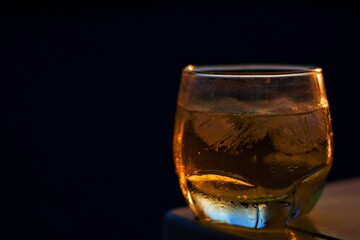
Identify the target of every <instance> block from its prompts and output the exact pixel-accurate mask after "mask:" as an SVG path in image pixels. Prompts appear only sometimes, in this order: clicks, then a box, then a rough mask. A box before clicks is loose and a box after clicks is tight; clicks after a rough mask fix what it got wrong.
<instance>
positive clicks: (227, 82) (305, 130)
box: [173, 64, 333, 229]
mask: <svg viewBox="0 0 360 240" xmlns="http://www.w3.org/2000/svg"><path fill="white" fill-rule="evenodd" d="M332 153H333V132H332V127H331V116H330V111H329V104H328V100H327V96H326V91H325V84H324V80H323V74H322V69H321V68H319V67H313V66H306V65H304V66H302V65H282V64H248V65H246V64H243V65H208V66H206V65H203V66H194V65H188V66H186V67H185V68H184V69H183V71H182V77H181V82H180V86H179V91H178V98H177V109H176V117H175V126H174V137H173V160H174V163H175V168H176V174H177V176H178V179H179V184H180V189H181V192H182V194H183V195H184V198H185V199H186V201H187V203H188V205H189V207H190V209H191V210H192V211H193V212H194V213H195V215H196V216H197V218H198V219H199V220H200V221H202V222H211V223H223V224H229V225H236V226H242V227H246V228H261V229H262V228H276V227H283V226H285V225H286V224H287V223H289V222H290V221H291V220H292V219H294V218H296V217H299V216H302V215H305V214H307V213H308V212H309V211H310V210H311V209H312V208H313V207H314V205H315V204H316V203H317V201H318V199H319V197H320V195H321V192H322V190H323V187H324V184H325V183H326V179H327V176H328V173H329V171H330V169H331V166H332V157H333V154H332Z"/></svg>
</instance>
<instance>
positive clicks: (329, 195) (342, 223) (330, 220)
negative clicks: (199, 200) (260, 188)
mask: <svg viewBox="0 0 360 240" xmlns="http://www.w3.org/2000/svg"><path fill="white" fill-rule="evenodd" d="M359 200H360V177H359V178H353V179H344V180H340V181H335V182H328V183H327V184H326V185H325V188H324V191H323V193H322V195H321V198H320V199H319V202H318V203H317V205H316V206H315V207H314V209H313V210H312V211H311V212H310V213H309V214H308V215H307V216H306V217H302V218H299V219H296V220H294V221H293V222H292V223H291V224H289V227H288V228H286V229H285V228H284V229H283V230H281V231H276V232H256V231H253V230H252V231H248V230H247V231H246V230H244V229H241V228H240V229H239V228H236V230H234V229H223V228H221V230H219V229H218V228H216V227H214V226H216V224H205V223H200V222H198V221H197V220H196V218H195V215H194V214H193V213H192V212H191V211H190V210H189V208H187V207H182V208H176V209H172V210H170V211H168V212H167V213H166V214H165V216H164V225H163V228H164V236H165V239H166V240H179V239H198V240H199V239H292V240H295V239H346V240H347V239H348V240H358V239H360V201H359Z"/></svg>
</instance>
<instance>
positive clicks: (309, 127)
mask: <svg viewBox="0 0 360 240" xmlns="http://www.w3.org/2000/svg"><path fill="white" fill-rule="evenodd" d="M326 118H327V115H326V113H324V112H323V111H313V112H310V113H307V114H295V115H283V116H277V117H274V118H272V120H271V121H269V124H270V125H271V126H270V131H269V135H270V138H271V139H272V141H273V145H274V147H275V148H276V149H277V150H278V151H280V152H282V153H284V154H300V153H306V152H309V151H311V150H313V149H317V148H319V147H320V145H321V144H323V143H324V142H325V141H327V134H328V129H327V128H328V122H327V119H326Z"/></svg>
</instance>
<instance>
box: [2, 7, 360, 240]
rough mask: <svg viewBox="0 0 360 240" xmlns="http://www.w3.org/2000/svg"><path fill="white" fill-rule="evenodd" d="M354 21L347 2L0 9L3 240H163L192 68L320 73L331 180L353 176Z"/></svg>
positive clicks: (176, 194) (177, 201) (174, 196)
mask: <svg viewBox="0 0 360 240" xmlns="http://www.w3.org/2000/svg"><path fill="white" fill-rule="evenodd" d="M358 22H359V14H358V11H357V9H355V8H354V6H346V5H345V4H343V5H337V4H328V5H325V6H324V5H321V4H318V5H310V4H291V5H290V4H287V5H281V4H267V5H264V6H262V5H257V4H245V5H240V4H237V5H234V4H230V5H226V4H221V5H219V4H213V5H211V4H210V5H206V4H187V5H185V4H173V5H171V4H167V5H160V4H156V5H150V4H148V5H146V6H143V7H138V6H137V5H135V4H128V5H126V4H117V5H115V4H113V5H111V4H110V5H102V6H95V5H90V6H71V5H69V6H67V5H61V4H59V5H56V4H54V5H52V6H50V5H40V6H31V5H20V6H5V7H2V8H1V10H0V106H1V108H0V149H1V151H0V179H1V188H0V189H1V192H0V197H1V206H0V209H1V212H0V218H1V220H2V221H3V222H4V224H2V225H1V231H0V238H1V239H161V237H162V235H161V231H162V225H161V224H162V217H163V215H164V213H165V212H166V211H167V210H169V209H172V208H176V207H180V206H185V202H184V200H183V198H182V196H181V194H180V190H179V187H178V184H177V179H176V176H175V173H174V167H173V162H172V153H171V141H172V128H173V120H174V111H175V103H176V94H177V88H178V84H179V80H180V74H181V70H182V68H183V67H184V66H185V65H187V64H189V63H191V64H226V63H290V64H311V65H317V66H320V67H322V68H323V71H324V77H325V84H326V86H327V93H328V97H329V100H330V107H331V112H332V118H333V129H334V146H335V151H334V164H333V168H332V171H331V173H330V176H329V181H336V180H340V179H345V178H351V177H356V176H359V171H358V168H357V167H356V165H357V163H356V160H357V159H356V158H355V156H356V152H357V149H356V148H357V145H358V144H357V143H358V139H357V138H356V136H357V134H359V127H358V124H357V120H358V116H357V115H356V111H357V103H358V101H357V97H358V89H357V84H358V83H357V82H358V63H359V61H358V56H359V55H358V53H359V46H358V44H359V38H358V36H357V35H356V33H357V32H358ZM130 234H132V235H130Z"/></svg>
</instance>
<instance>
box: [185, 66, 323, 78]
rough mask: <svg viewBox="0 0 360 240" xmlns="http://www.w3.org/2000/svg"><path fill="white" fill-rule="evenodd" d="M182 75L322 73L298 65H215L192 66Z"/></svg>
mask: <svg viewBox="0 0 360 240" xmlns="http://www.w3.org/2000/svg"><path fill="white" fill-rule="evenodd" d="M183 72H184V73H188V74H191V75H195V76H199V77H200V76H201V77H223V78H270V77H271V78H274V77H296V76H308V75H315V74H319V73H322V68H320V67H317V66H314V65H299V64H267V63H265V64H263V63H261V64H258V63H251V64H217V65H193V64H189V65H187V66H186V67H185V68H183Z"/></svg>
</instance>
